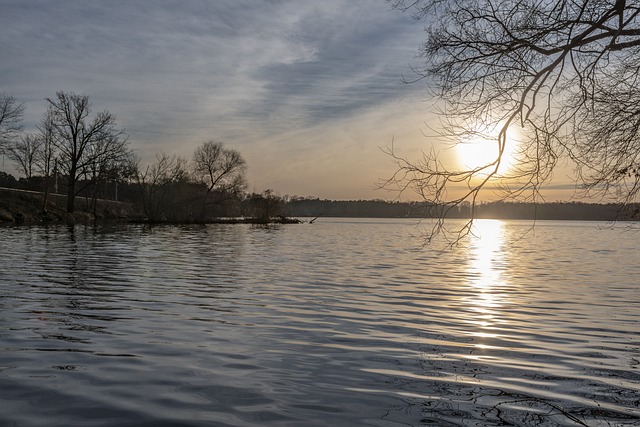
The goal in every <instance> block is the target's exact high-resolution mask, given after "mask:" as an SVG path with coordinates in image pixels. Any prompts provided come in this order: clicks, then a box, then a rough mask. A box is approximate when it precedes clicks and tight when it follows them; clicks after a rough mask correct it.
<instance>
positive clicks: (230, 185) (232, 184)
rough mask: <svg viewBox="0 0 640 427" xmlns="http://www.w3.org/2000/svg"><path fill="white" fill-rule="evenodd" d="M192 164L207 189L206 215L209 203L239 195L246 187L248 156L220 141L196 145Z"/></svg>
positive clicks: (196, 174)
mask: <svg viewBox="0 0 640 427" xmlns="http://www.w3.org/2000/svg"><path fill="white" fill-rule="evenodd" d="M191 166H192V171H193V176H194V178H195V180H196V182H198V183H200V184H202V185H203V186H204V187H206V189H207V190H206V193H207V194H206V195H205V196H204V197H203V200H202V201H203V205H202V215H203V216H204V215H205V213H206V209H207V205H208V204H209V203H222V202H224V201H225V200H229V199H232V198H237V197H239V196H240V195H241V194H242V192H243V191H244V189H245V188H246V180H245V171H246V162H245V160H244V159H243V158H242V156H241V155H240V153H239V152H238V151H236V150H233V149H230V148H225V147H224V145H223V144H222V143H221V142H216V141H207V142H205V143H203V144H202V145H201V146H199V147H197V148H196V149H195V151H194V153H193V160H192V163H191ZM203 219H204V218H203Z"/></svg>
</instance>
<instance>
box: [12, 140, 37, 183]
mask: <svg viewBox="0 0 640 427" xmlns="http://www.w3.org/2000/svg"><path fill="white" fill-rule="evenodd" d="M42 144H43V139H42V138H41V136H40V135H39V134H32V133H27V134H25V135H22V137H21V138H20V140H19V141H17V142H14V143H13V144H9V146H8V148H7V157H9V159H11V160H13V161H14V162H15V163H16V165H17V166H18V168H19V169H20V171H21V172H22V173H23V174H24V177H25V178H26V179H27V180H28V181H29V180H31V177H33V174H34V172H35V169H36V168H37V163H38V158H39V154H40V151H41V148H42Z"/></svg>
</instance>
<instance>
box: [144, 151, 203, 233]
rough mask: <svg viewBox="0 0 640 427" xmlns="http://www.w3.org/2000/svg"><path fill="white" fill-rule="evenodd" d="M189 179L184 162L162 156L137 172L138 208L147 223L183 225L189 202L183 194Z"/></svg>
mask: <svg viewBox="0 0 640 427" xmlns="http://www.w3.org/2000/svg"><path fill="white" fill-rule="evenodd" d="M189 178H190V177H189V164H188V162H187V160H186V159H184V158H182V157H177V156H175V155H173V156H169V155H168V154H166V153H161V154H158V155H156V160H155V162H154V163H152V164H150V165H148V166H147V167H146V168H145V169H144V171H142V170H139V171H138V173H137V178H136V179H137V182H138V187H139V189H140V192H141V200H142V207H143V209H144V213H145V215H146V216H147V218H148V219H149V221H152V222H158V221H184V220H187V219H188V218H187V216H191V215H190V212H189V211H190V209H189V205H191V204H192V203H193V201H192V200H191V198H192V196H191V195H190V194H189V192H188V191H186V188H187V187H188V185H189V183H190V182H189V181H190V179H189ZM185 209H186V210H185ZM187 214H189V215H187Z"/></svg>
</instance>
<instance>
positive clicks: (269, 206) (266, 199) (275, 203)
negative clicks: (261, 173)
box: [249, 190, 285, 223]
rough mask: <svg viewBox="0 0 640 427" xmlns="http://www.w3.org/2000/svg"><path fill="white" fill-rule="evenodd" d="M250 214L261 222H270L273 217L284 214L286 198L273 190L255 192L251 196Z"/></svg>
mask: <svg viewBox="0 0 640 427" xmlns="http://www.w3.org/2000/svg"><path fill="white" fill-rule="evenodd" d="M249 205H250V209H251V212H250V215H251V216H253V217H254V218H256V219H257V220H258V221H260V222H264V223H266V222H269V221H270V220H271V219H272V218H274V217H276V216H280V215H282V212H283V209H284V206H285V199H284V198H283V197H281V196H279V195H277V194H276V193H275V191H273V190H265V191H264V192H262V193H254V194H251V195H250V196H249Z"/></svg>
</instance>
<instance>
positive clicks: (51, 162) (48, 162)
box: [36, 110, 58, 212]
mask: <svg viewBox="0 0 640 427" xmlns="http://www.w3.org/2000/svg"><path fill="white" fill-rule="evenodd" d="M53 119H54V117H53V115H52V114H51V112H50V110H48V111H47V112H46V113H45V115H44V117H43V118H42V123H41V125H40V127H38V130H39V139H40V142H41V144H40V147H39V150H38V151H37V153H36V165H37V167H38V169H39V171H40V173H42V175H43V176H44V198H43V201H42V211H43V212H46V211H47V204H48V202H49V187H50V186H51V185H50V181H51V173H52V172H53V173H55V174H57V173H58V170H57V167H56V164H57V160H56V159H55V156H56V149H55V146H54V124H53ZM52 166H53V169H54V170H52ZM56 179H57V178H56ZM56 190H57V189H56Z"/></svg>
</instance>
